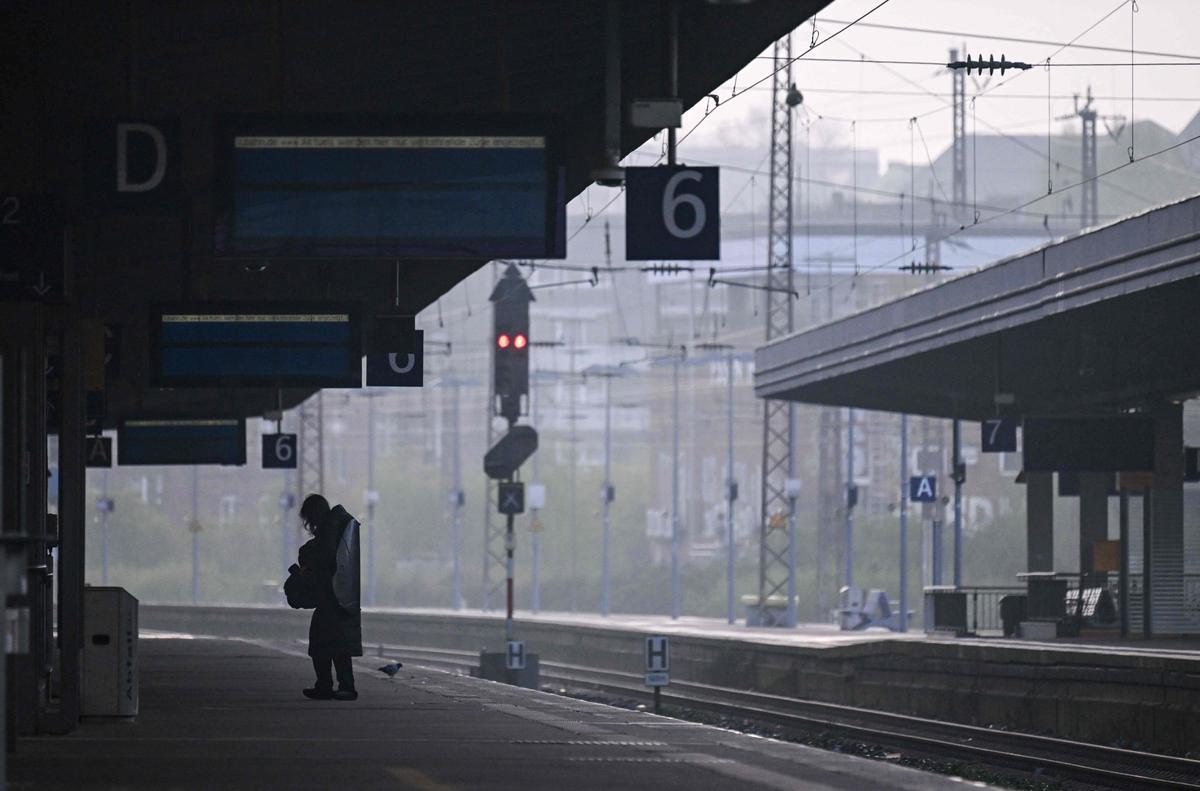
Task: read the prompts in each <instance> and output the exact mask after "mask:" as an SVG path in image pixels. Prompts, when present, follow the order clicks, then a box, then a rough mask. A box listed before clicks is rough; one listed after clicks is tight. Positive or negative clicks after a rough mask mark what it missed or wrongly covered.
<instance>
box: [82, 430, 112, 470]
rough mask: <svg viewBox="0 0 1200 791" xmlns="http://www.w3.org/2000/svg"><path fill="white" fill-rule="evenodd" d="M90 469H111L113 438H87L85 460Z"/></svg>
mask: <svg viewBox="0 0 1200 791" xmlns="http://www.w3.org/2000/svg"><path fill="white" fill-rule="evenodd" d="M85 461H86V465H87V466H88V467H111V466H112V438H111V437H88V438H87V457H86V459H85Z"/></svg>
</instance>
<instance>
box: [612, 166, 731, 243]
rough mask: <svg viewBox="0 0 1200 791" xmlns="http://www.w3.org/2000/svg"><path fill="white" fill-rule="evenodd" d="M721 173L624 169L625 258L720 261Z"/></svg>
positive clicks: (683, 168)
mask: <svg viewBox="0 0 1200 791" xmlns="http://www.w3.org/2000/svg"><path fill="white" fill-rule="evenodd" d="M719 174H720V169H719V168H692V167H687V166H669V167H653V168H625V258H626V260H628V261H713V260H716V259H718V258H720V257H721V214H720V207H719V205H718V201H719V199H720V189H719V187H720V184H719V181H720V175H719Z"/></svg>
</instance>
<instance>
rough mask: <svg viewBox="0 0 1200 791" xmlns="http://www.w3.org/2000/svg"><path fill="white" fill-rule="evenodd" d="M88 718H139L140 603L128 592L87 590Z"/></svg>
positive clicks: (85, 657)
mask: <svg viewBox="0 0 1200 791" xmlns="http://www.w3.org/2000/svg"><path fill="white" fill-rule="evenodd" d="M83 631H84V640H83V714H84V715H85V716H92V717H133V716H136V715H137V713H138V660H137V656H138V650H137V648H138V600H137V599H135V598H134V597H133V596H131V595H130V594H129V592H128V591H126V590H125V589H124V588H108V587H103V588H102V587H94V588H93V587H88V588H85V589H84V591H83Z"/></svg>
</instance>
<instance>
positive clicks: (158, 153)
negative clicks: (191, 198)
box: [85, 118, 183, 214]
mask: <svg viewBox="0 0 1200 791" xmlns="http://www.w3.org/2000/svg"><path fill="white" fill-rule="evenodd" d="M86 157H87V159H86V162H85V165H86V168H87V175H88V178H87V183H88V195H89V198H90V201H89V202H90V204H91V206H92V208H93V209H95V210H97V211H101V212H104V211H113V212H128V213H136V214H158V213H163V212H174V211H177V210H178V209H179V208H180V206H181V205H182V202H181V198H182V192H183V190H182V186H183V181H182V175H181V165H182V162H181V160H182V154H181V147H180V134H179V122H178V121H176V120H175V119H173V118H121V119H116V120H104V121H100V120H94V121H91V122H89V123H88V125H87V145H86Z"/></svg>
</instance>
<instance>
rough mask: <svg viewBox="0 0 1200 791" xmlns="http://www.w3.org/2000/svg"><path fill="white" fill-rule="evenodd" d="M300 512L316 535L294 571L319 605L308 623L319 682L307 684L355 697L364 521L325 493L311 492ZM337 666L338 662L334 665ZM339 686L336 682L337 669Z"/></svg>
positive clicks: (310, 692) (337, 696)
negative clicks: (360, 542) (334, 503)
mask: <svg viewBox="0 0 1200 791" xmlns="http://www.w3.org/2000/svg"><path fill="white" fill-rule="evenodd" d="M300 518H301V519H302V520H303V522H304V528H305V529H306V530H307V531H308V532H309V533H310V534H312V538H311V539H310V540H309V541H307V542H306V543H305V544H304V546H302V547H300V553H299V561H300V562H299V566H293V567H292V568H291V569H290V571H292V575H293V577H296V576H299V577H300V578H301V579H303V581H304V585H303V587H304V588H305V590H307V591H309V601H310V602H311V604H307V603H306V604H305V605H302V606H313V607H315V609H314V612H313V616H312V622H311V623H310V624H309V627H308V655H309V656H310V657H312V663H313V669H314V670H315V671H316V673H317V682H316V684H315V685H313V686H312V687H310V688H308V689H305V690H304V695H305V697H308V698H312V699H314V700H355V699H357V698H358V692H357V691H356V690H355V688H354V669H353V666H352V665H351V661H350V658H351V657H354V656H362V655H363V650H362V614H361V610H360V606H359V595H360V593H359V552H358V532H359V523H358V520H356V519H355V518H354V517H353V516H351V515H350V514H349V513H347V512H346V509H345V508H343V507H342V506H340V505H338V506H334V507H333V508H330V507H329V501H328V500H326V499H325V498H324V497H322V496H321V495H319V494H310V495H309V496H308V497H306V498H305V499H304V504H303V505H302V506H301V507H300ZM331 666H332V668H331ZM332 670H335V671H336V672H337V681H338V688H337V689H336V690H335V689H334V688H333V672H331V671H332Z"/></svg>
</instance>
